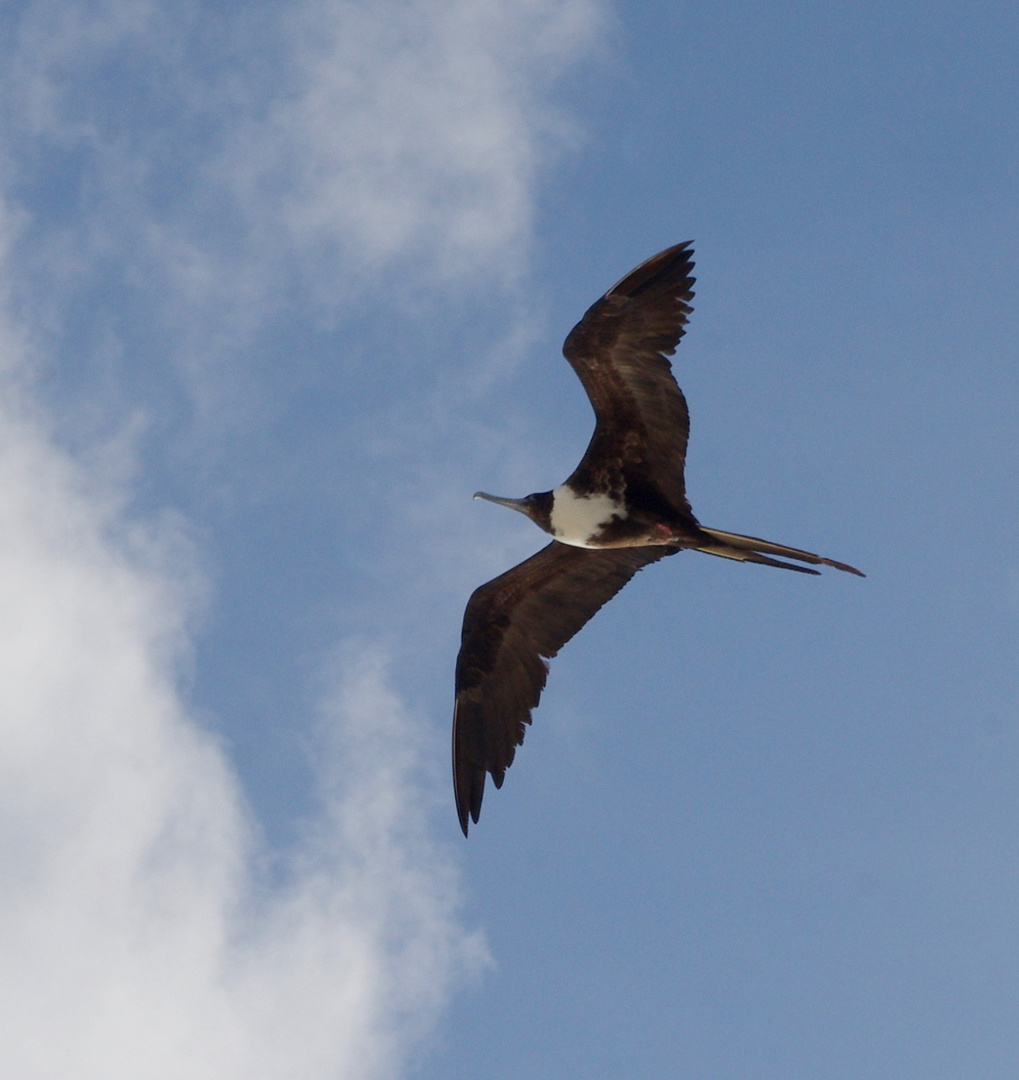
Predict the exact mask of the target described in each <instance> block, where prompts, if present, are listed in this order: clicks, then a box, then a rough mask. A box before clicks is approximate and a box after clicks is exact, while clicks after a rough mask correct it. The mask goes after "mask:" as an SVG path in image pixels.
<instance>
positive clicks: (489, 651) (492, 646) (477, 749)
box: [453, 540, 679, 836]
mask: <svg viewBox="0 0 1019 1080" xmlns="http://www.w3.org/2000/svg"><path fill="white" fill-rule="evenodd" d="M678 550H679V549H678V548H673V547H636V548H608V549H601V550H591V549H588V548H577V547H568V546H567V545H565V544H560V543H559V542H558V541H555V540H554V541H553V542H552V543H551V544H549V545H548V547H546V548H543V549H542V550H541V551H539V552H538V553H537V554H536V555H532V556H531V558H529V559H527V560H526V561H525V562H522V563H521V564H520V565H519V566H515V567H513V569H512V570H509V571H507V572H506V573H505V574H502V575H501V576H499V577H497V578H495V579H494V580H493V581H490V582H488V584H487V585H482V586H481V587H480V588H479V589H477V590H476V591H475V592H474V595H473V596H472V597H471V598H470V600H469V601H468V603H467V610H466V611H465V613H464V625H463V636H462V640H461V646H460V655H459V656H458V657H457V661H456V706H455V709H454V712H453V786H454V789H455V791H456V808H457V813H458V814H459V815H460V826H461V828H462V829H463V831H464V836H466V835H467V816H468V814H469V815H470V816H471V817H472V818H473V819H474V821H475V823H477V820H478V815H479V814H480V813H481V798H482V796H483V795H484V792H485V773H486V772H489V773H491V774H492V779H493V780H494V781H495V786H496V787H502V781H503V776H504V775H505V772H506V770H507V769H508V768H509V766H510V764H511V763H512V761H513V755H514V754H515V753H516V748H517V747H518V746H519V745H520V744H521V743H522V742H523V741H524V725H525V724H529V723H530V722H531V710H532V709H533V708H534V707H535V706H536V705H537V704H538V699H539V698H540V697H541V691H542V690H543V689H544V687H545V679H546V678H547V676H548V665H547V664H546V663H545V660H544V659H543V658H544V657H552V656H555V655H556V653H557V652H558V651H559V650H560V649H561V648H562V646H563V645H565V644H566V642H567V641H569V640H570V638H571V637H573V635H574V634H576V633H577V631H578V630H580V628H581V627H582V626H583V625H584V624H585V623H586V622H587V621H588V620H589V619H590V618H591V617H592V616H593V615H594V614H595V612H596V611H598V609H599V608H600V607H601V606H602V605H603V604H605V603H606V602H607V601H609V600H611V599H612V597H613V596H615V595H616V593H617V592H619V590H620V589H621V588H622V587H623V586H624V585H625V584H626V583H627V582H628V581H629V580H630V578H632V577H633V575H634V574H635V573H636V572H637V571H638V570H640V569H641V568H642V567H644V566H647V565H648V564H649V563H653V562H657V561H658V560H659V559H661V558H664V557H665V556H666V555H672V554H674V553H675V552H676V551H678Z"/></svg>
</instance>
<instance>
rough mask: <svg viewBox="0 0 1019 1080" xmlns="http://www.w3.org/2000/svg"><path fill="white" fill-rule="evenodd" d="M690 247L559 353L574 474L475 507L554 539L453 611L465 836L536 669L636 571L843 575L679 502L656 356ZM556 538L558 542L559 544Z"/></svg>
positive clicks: (673, 254) (678, 430) (670, 392)
mask: <svg viewBox="0 0 1019 1080" xmlns="http://www.w3.org/2000/svg"><path fill="white" fill-rule="evenodd" d="M692 256H693V252H692V250H691V247H690V243H686V244H678V245H676V246H675V247H671V248H668V249H667V250H666V251H663V252H661V253H660V254H658V255H655V256H654V257H653V258H651V259H648V260H647V262H645V263H642V264H641V265H640V266H638V267H637V268H636V269H635V270H633V271H631V273H629V274H627V275H626V277H624V278H623V279H622V280H621V281H620V282H619V283H618V284H616V285H614V286H613V287H612V288H611V289H609V291H608V292H607V293H606V294H605V295H604V296H603V297H602V298H601V299H600V300H598V301H597V302H596V303H595V304H593V305H592V306H591V307H590V308H589V309H588V311H587V313H586V314H585V315H584V317H583V319H581V321H580V322H579V323H578V324H577V325H576V326H575V327H574V328H573V330H572V331H571V332H570V334H569V336H568V337H567V339H566V343H565V345H564V347H563V352H564V354H565V356H566V359H567V360H568V361H569V362H570V364H571V365H572V367H573V369H574V371H576V373H577V375H578V376H579V377H580V381H581V382H582V383H583V385H584V389H585V390H586V391H587V394H588V397H589V398H590V399H591V404H592V406H593V407H594V412H595V419H596V424H595V431H594V434H593V436H592V438H591V442H590V444H589V445H588V448H587V451H586V452H585V454H584V457H583V458H582V460H581V462H580V464H579V465H578V466H577V468H576V469H575V470H574V472H573V474H572V475H571V476H570V478H569V479H568V480H567V481H566V483H565V484H563V485H561V486H560V487H559V488H556V489H555V490H554V491H546V492H539V493H537V494H534V495H529V496H527V497H526V498H525V499H503V498H496V497H495V496H491V495H484V494H483V493H482V492H478V496H476V497H482V498H486V499H489V500H490V501H493V502H498V503H501V504H503V505H506V506H509V507H511V508H512V509H515V510H519V511H520V512H522V513H524V514H526V515H527V516H528V517H530V518H531V519H532V520H533V521H534V522H535V523H536V524H537V525H538V526H539V527H540V528H542V529H543V530H544V531H545V532H548V533H551V534H552V535H553V536H555V537H558V538H559V539H555V540H553V541H552V543H551V544H549V545H548V546H547V547H545V548H543V549H542V550H541V551H539V552H538V553H537V554H536V555H532V556H531V558H529V559H527V560H525V561H524V562H522V563H521V564H520V565H519V566H516V567H514V568H513V569H512V570H509V571H507V572H506V573H505V574H502V575H500V576H499V577H497V578H495V579H494V580H493V581H490V582H488V583H487V584H486V585H482V586H481V587H480V588H479V589H477V590H476V591H475V592H474V594H473V596H471V598H470V601H469V602H468V604H467V610H466V612H465V614H464V625H463V634H462V639H461V647H460V654H459V656H458V657H457V663H456V705H455V708H454V713H453V782H454V789H455V792H456V805H457V813H458V815H459V818H460V825H461V828H462V829H463V832H464V835H465V836H466V835H467V829H468V819H473V821H474V822H475V823H477V820H478V816H479V814H480V812H481V800H482V796H483V794H484V790H485V776H486V774H487V773H490V774H491V776H492V780H493V782H494V783H495V786H496V787H501V786H502V781H503V778H504V776H505V773H506V769H507V768H509V766H510V764H512V762H513V757H514V754H515V753H516V748H517V747H518V746H519V745H520V744H521V743H522V742H523V740H524V731H525V727H526V725H527V724H529V723H530V722H531V710H532V709H533V708H535V706H537V704H538V700H539V698H540V697H541V691H542V690H543V689H544V687H545V680H546V678H547V675H548V664H547V663H546V659H545V658H551V657H553V656H555V655H556V653H557V652H558V651H559V649H561V648H562V646H563V645H564V644H565V643H566V642H567V641H569V640H570V638H572V637H573V635H574V634H576V633H577V631H578V630H580V629H581V627H583V626H584V624H585V623H587V622H588V620H589V619H591V617H592V616H593V615H594V614H595V613H596V612H597V611H598V609H599V608H601V607H602V605H604V604H605V603H607V602H608V601H609V600H611V599H612V597H613V596H615V595H616V593H617V592H619V590H620V589H621V588H622V587H623V586H624V585H625V584H626V583H627V582H628V581H629V580H630V578H632V577H633V575H634V574H635V573H637V571H638V570H640V569H642V568H643V567H645V566H648V565H650V564H651V563H653V562H657V561H658V560H659V559H662V558H664V557H665V556H667V555H674V554H675V553H676V552H677V551H681V550H682V549H683V548H693V549H695V550H697V551H703V552H705V553H707V554H710V555H719V556H721V557H723V558H727V559H735V560H737V561H741V562H756V563H763V564H765V565H768V566H778V567H782V568H783V569H787V570H798V571H800V572H801V573H806V574H816V573H817V571H816V570H811V569H809V568H808V567H805V566H795V565H792V564H790V563H788V562H782V561H780V560H779V559H776V558H773V557H772V556H775V555H778V556H781V557H782V558H785V559H795V560H798V561H799V562H805V563H809V564H812V565H819V564H822V563H823V564H825V565H827V566H832V567H835V568H836V569H839V570H845V571H847V572H849V573H853V574H859V575H860V576H861V577H862V576H863V575H862V574H860V571H859V570H855V569H853V567H851V566H847V565H846V564H845V563H839V562H835V561H833V560H831V559H825V558H822V557H821V556H819V555H815V554H813V553H812V552H808V551H801V550H799V549H798V548H791V547H787V546H785V545H783V544H773V543H771V542H770V541H766V540H760V539H758V538H756V537H751V536H742V535H740V534H738V533H728V532H723V531H721V530H719V529H708V528H706V527H704V526H702V525H701V524H700V523H699V522H698V521H697V519H696V518H695V517H694V515H693V512H692V511H691V509H690V504H689V502H688V501H687V498H686V489H685V483H684V477H683V468H684V463H685V459H686V446H687V437H688V434H689V429H690V418H689V413H688V410H687V405H686V400H685V399H684V397H683V393H682V391H681V390H680V388H679V386H678V385H677V383H676V380H675V378H674V377H673V374H672V365H671V364H670V363H669V361H668V360H667V359H666V356H671V355H672V354H673V353H674V352H675V350H676V345H677V344H678V342H679V339H680V338H681V337H682V336H683V333H684V328H685V326H686V322H687V316H688V315H689V314H690V312H691V310H692V309H691V307H690V301H691V300H692V299H693V295H694V294H693V291H692V286H693V284H694V278H693V277H691V271H692V269H693V261H692ZM560 541H562V542H560Z"/></svg>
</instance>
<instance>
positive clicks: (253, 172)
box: [0, 0, 598, 1080]
mask: <svg viewBox="0 0 1019 1080" xmlns="http://www.w3.org/2000/svg"><path fill="white" fill-rule="evenodd" d="M5 17H6V18H7V20H8V23H7V25H8V26H9V27H10V29H11V33H10V34H9V35H8V36H7V40H6V42H5V44H4V45H3V48H4V50H5V56H4V60H5V63H4V71H5V73H4V75H3V76H0V80H2V86H3V98H4V107H3V113H2V123H0V143H2V146H3V148H4V150H5V153H4V165H3V166H2V172H0V183H2V185H3V190H4V193H5V195H4V199H5V201H4V202H3V204H2V207H0V209H2V210H3V215H0V225H2V226H3V228H2V229H0V236H2V239H3V245H4V249H3V250H4V254H3V259H2V261H0V352H2V354H3V356H2V363H0V372H2V375H3V382H2V386H0V679H2V685H3V687H4V693H3V695H2V697H0V724H2V738H0V876H2V880H3V887H2V889H0V950H2V951H3V954H4V956H5V961H6V962H5V964H4V967H3V972H4V973H3V974H2V975H0V1042H2V1043H3V1046H4V1060H5V1064H6V1065H7V1068H8V1070H9V1071H10V1072H11V1073H12V1075H13V1074H17V1075H23V1076H39V1077H43V1076H53V1077H65V1076H75V1077H89V1076H95V1077H103V1080H110V1078H115V1077H119V1076H125V1077H127V1076H130V1077H137V1076H146V1077H161V1076H165V1077H174V1078H176V1077H179V1076H183V1075H187V1076H193V1077H215V1078H217V1080H222V1078H230V1077H238V1078H241V1077H243V1078H244V1080H251V1078H256V1080H257V1078H263V1077H264V1078H265V1080H276V1078H283V1077H287V1078H290V1077H295V1076H299V1077H309V1078H314V1077H323V1078H324V1077H334V1076H343V1077H344V1078H345V1080H346V1078H358V1077H365V1078H375V1077H389V1076H394V1075H397V1074H398V1073H399V1072H401V1071H402V1070H403V1069H404V1068H405V1065H406V1062H407V1061H408V1060H409V1059H410V1057H411V1056H412V1055H413V1054H414V1053H415V1052H416V1050H417V1049H419V1048H420V1047H421V1046H422V1045H423V1044H425V1043H426V1042H427V1039H428V1037H429V1033H430V1032H431V1031H432V1030H433V1029H434V1025H435V1022H436V1018H437V1017H438V1016H439V1015H440V1014H441V1011H442V1009H443V1007H444V1006H445V1005H446V1004H447V1003H448V1000H449V996H450V994H451V993H452V992H453V990H454V989H455V988H456V987H457V986H458V985H461V984H462V983H463V981H464V980H465V979H469V978H470V977H472V975H473V974H474V973H476V972H477V971H478V970H479V969H480V968H481V967H482V966H483V965H484V963H485V950H484V945H483V942H482V940H481V938H480V937H479V936H478V935H477V934H476V933H474V932H473V931H471V930H470V929H468V928H466V927H465V926H464V924H463V921H462V918H461V916H460V914H459V896H458V886H457V876H456V872H455V865H454V863H453V862H452V861H451V858H452V857H451V854H450V852H449V851H447V850H446V849H445V848H443V847H442V845H440V844H438V843H436V842H435V841H434V840H433V839H432V838H431V836H430V833H429V824H428V823H429V821H430V820H431V809H432V804H431V800H432V798H433V796H434V792H435V789H436V786H437V784H438V783H439V782H438V781H437V780H436V779H435V777H434V775H433V773H432V771H431V770H430V768H429V767H428V766H427V763H428V762H430V761H433V760H435V759H436V758H437V759H438V760H440V761H444V760H445V754H444V753H442V754H441V755H438V754H436V752H435V748H434V747H432V746H431V745H430V744H429V743H428V742H427V738H428V736H427V735H426V736H422V735H421V734H420V733H421V732H422V731H425V732H427V731H430V730H431V729H430V727H429V726H428V725H426V724H422V723H421V718H420V717H418V716H416V715H414V711H413V709H412V707H411V706H409V705H408V704H407V703H406V702H405V695H403V694H402V693H401V690H400V688H398V687H397V686H395V685H394V684H393V683H392V681H391V680H390V678H389V677H388V675H387V669H386V664H385V658H384V657H383V656H381V655H380V653H379V650H378V649H377V648H376V647H374V646H372V645H371V644H361V645H348V646H347V647H343V648H339V649H338V651H337V650H336V648H335V645H334V644H333V643H329V642H321V643H319V644H320V647H321V651H322V652H323V653H327V654H329V655H332V656H333V657H334V659H333V660H331V661H329V662H328V663H327V664H326V666H325V670H324V673H323V677H322V690H321V693H320V695H319V708H318V721H317V725H318V726H317V729H316V730H317V732H318V734H317V735H316V736H315V737H316V739H317V743H316V747H317V754H316V757H317V762H318V765H317V768H316V771H315V777H316V784H317V792H318V794H317V797H316V801H315V805H316V807H317V809H316V812H315V814H314V816H313V817H312V818H311V819H310V820H309V821H308V822H306V828H305V831H304V834H303V836H302V839H301V840H300V841H299V842H297V843H296V844H295V845H294V847H293V848H292V849H290V850H288V851H285V852H279V851H277V852H269V851H268V849H267V846H266V844H265V842H264V840H263V839H262V831H261V826H260V823H258V822H257V821H256V820H255V819H254V817H253V814H252V812H251V810H250V808H249V804H248V800H247V799H246V797H245V793H244V791H243V790H242V788H241V785H240V782H239V780H238V778H237V775H236V772H235V769H234V767H233V764H232V762H231V759H230V755H229V752H228V749H227V748H226V747H225V746H224V745H223V744H221V742H220V741H218V740H217V738H216V737H215V736H214V735H213V734H212V733H211V731H210V729H209V727H208V726H207V725H205V724H203V723H202V722H200V721H199V720H198V719H197V718H196V717H195V715H194V713H193V710H192V708H191V707H190V706H189V704H188V701H187V693H186V689H185V690H182V687H185V688H186V686H187V677H188V671H189V670H190V668H191V665H192V664H193V663H194V657H195V652H196V649H199V648H200V647H201V639H200V638H198V637H197V636H196V634H195V632H194V628H195V625H196V623H197V622H199V621H200V619H201V618H202V616H203V612H205V611H207V610H208V609H209V608H210V607H211V606H213V605H215V603H216V596H217V588H218V586H219V583H218V582H217V580H216V577H215V564H214V563H212V562H211V561H210V560H209V559H208V556H207V553H206V550H205V544H206V543H207V541H208V539H209V537H208V529H209V527H210V526H209V525H208V523H207V522H203V521H200V520H198V521H196V520H188V519H187V517H186V516H185V514H184V513H182V511H181V509H180V508H179V507H175V506H174V500H173V496H172V494H171V493H170V489H168V490H167V491H163V490H162V489H161V488H160V487H159V485H158V484H157V483H155V482H154V481H153V480H152V479H151V477H148V476H146V472H145V469H146V465H147V464H148V463H149V462H150V461H151V460H154V457H155V458H158V453H159V445H158V444H159V441H160V440H161V439H162V440H164V441H165V440H167V438H168V436H167V434H166V431H167V428H168V426H171V425H168V424H167V423H166V422H165V417H161V415H160V412H159V410H160V409H164V410H169V409H170V406H169V405H167V402H172V401H173V400H174V396H175V395H178V396H182V397H190V398H191V399H192V400H194V401H198V402H199V404H200V406H201V407H202V408H204V409H205V411H206V414H207V415H209V416H214V417H215V420H216V423H217V425H219V426H220V427H222V428H224V429H226V430H229V429H230V426H231V423H232V422H233V420H234V419H235V418H236V416H237V415H238V413H239V412H240V411H241V410H242V409H243V401H244V395H245V394H246V393H247V392H248V390H249V388H250V387H251V385H252V384H257V380H258V378H259V373H258V372H257V370H254V369H253V368H252V367H251V365H250V364H249V363H248V362H247V354H248V352H249V351H251V350H252V348H253V347H254V348H255V350H256V351H257V347H258V346H259V343H260V337H259V335H261V334H263V333H265V332H267V328H269V327H271V325H272V322H273V319H274V318H275V317H276V315H278V313H279V312H280V311H281V310H282V309H283V308H284V307H285V306H286V305H288V304H290V305H293V304H297V305H302V311H315V312H316V313H317V314H318V315H319V316H320V317H321V316H323V315H324V316H325V318H326V319H327V320H333V319H336V318H343V317H346V316H347V315H349V314H350V313H351V312H352V311H355V310H358V313H359V314H360V316H361V317H362V318H363V317H364V307H365V305H366V304H367V303H368V300H366V299H365V297H366V295H367V294H366V293H365V291H364V286H365V284H366V283H368V282H369V281H374V282H378V281H382V280H385V281H387V282H388V283H389V285H390V286H391V287H392V286H394V285H395V283H397V282H402V283H404V284H407V285H409V286H410V287H412V288H414V289H424V290H427V291H429V292H431V293H432V294H433V295H434V296H438V297H441V296H442V294H443V291H444V290H445V289H446V288H447V287H448V286H449V285H451V284H456V285H457V286H458V287H462V286H463V284H464V283H470V284H471V287H476V288H492V289H500V288H505V287H506V286H507V285H508V284H510V283H512V281H513V280H514V279H515V278H516V277H517V276H518V275H519V274H520V273H521V272H522V269H523V267H524V264H525V256H526V251H527V244H528V241H529V236H530V230H531V226H532V214H533V200H534V185H535V181H536V178H537V177H538V175H539V171H540V169H541V168H542V167H543V163H544V162H545V161H547V160H548V158H549V156H550V155H552V154H554V153H555V152H556V143H557V142H559V141H561V140H562V139H563V138H565V137H566V135H567V133H568V125H566V124H565V122H564V121H563V120H562V118H561V117H560V116H559V115H558V114H557V113H556V110H555V109H554V107H552V105H551V104H550V99H549V94H548V90H549V87H550V86H551V84H552V81H553V80H554V78H555V77H556V75H557V73H558V72H560V71H561V70H562V68H563V67H564V66H565V65H566V64H568V63H569V62H571V61H572V60H573V59H575V58H576V57H578V56H580V55H582V54H583V53H584V52H585V51H586V50H587V49H588V48H589V47H590V45H591V43H592V41H593V40H594V39H595V37H596V35H597V32H598V6H597V4H595V3H593V2H591V0H526V2H522V3H508V2H496V0H482V2H480V3H474V2H467V0H403V2H400V3H395V2H390V3H382V4H369V3H352V2H345V3H340V2H327V0H307V2H305V3H298V4H294V5H292V6H290V7H288V8H286V9H265V8H264V6H263V5H257V4H252V5H250V6H244V5H240V6H237V7H231V8H230V9H229V10H228V11H227V12H225V13H222V12H214V11H210V10H206V9H204V8H202V7H200V6H199V5H193V4H160V3H157V2H154V0H99V2H96V3H84V2H82V3H76V4H67V3H57V2H50V0H33V2H31V3H29V4H27V5H24V6H22V8H21V9H19V11H18V12H16V13H9V14H8V15H6V16H5ZM354 298H357V299H356V302H355V299H354ZM217 365H218V367H217ZM213 368H216V369H217V370H216V374H215V376H212V375H210V371H211V370H212V369H213ZM210 385H214V387H215V389H214V391H210V389H209V387H210ZM266 392H271V388H270V389H268V390H267V391H266ZM458 392H461V391H458ZM437 393H438V391H435V392H433V394H432V396H431V398H430V401H431V402H432V404H431V405H430V407H435V408H438V407H440V406H439V405H438V404H436V394H437ZM60 402H62V403H63V404H62V405H60ZM68 403H70V406H73V407H69V406H68ZM82 416H86V417H87V418H89V419H88V422H84V421H82V419H81V418H82ZM72 420H73V422H74V423H75V424H78V425H80V427H79V429H78V430H75V431H71V430H70V428H69V427H68V425H69V423H70V422H71V421H72ZM175 422H176V423H177V424H178V426H180V425H181V424H186V423H188V422H193V421H187V420H184V421H182V420H180V419H179V418H178V419H177V420H176V421H175ZM141 433H144V435H145V438H146V439H148V441H149V443H150V444H153V443H155V444H156V447H157V449H156V451H154V452H153V451H151V450H150V451H149V453H148V456H146V454H145V453H144V452H143V451H142V450H141V449H140V447H139V440H140V439H141ZM224 441H226V440H224ZM69 446H70V447H73V450H71V449H68V447H69ZM222 452H223V453H225V454H228V453H229V447H227V448H226V450H224V451H222ZM238 452H239V453H240V451H238ZM420 467H421V468H422V469H425V470H426V471H427V470H428V469H435V468H439V469H440V470H441V466H440V465H435V464H432V465H429V464H428V463H421V465H420ZM195 483H196V484H199V485H200V484H201V483H203V478H202V476H201V475H199V477H198V479H197V480H196V481H195ZM143 488H144V490H145V492H146V497H145V499H144V501H143V504H144V505H145V506H146V507H148V509H147V510H146V511H145V512H144V514H142V513H140V512H139V510H138V509H137V508H138V505H139V501H138V499H137V495H138V492H139V491H140V490H142V489H143ZM210 498H211V495H210ZM419 525H420V522H419ZM433 525H434V527H433V531H439V532H441V530H442V529H444V528H445V526H444V525H441V524H434V523H433ZM424 527H427V522H426V523H425V526H424ZM210 567H211V569H210ZM331 644H332V645H333V652H331V653H330V645H331ZM287 719H288V718H280V721H279V722H280V723H285V722H287ZM422 738H424V739H425V740H426V741H425V742H424V743H422V741H421V739H422ZM442 788H443V791H444V788H445V781H444V780H443V782H442Z"/></svg>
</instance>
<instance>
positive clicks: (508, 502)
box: [474, 491, 552, 533]
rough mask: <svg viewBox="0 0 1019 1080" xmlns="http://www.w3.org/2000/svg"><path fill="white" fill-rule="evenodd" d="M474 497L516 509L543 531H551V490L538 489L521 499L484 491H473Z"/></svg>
mask: <svg viewBox="0 0 1019 1080" xmlns="http://www.w3.org/2000/svg"><path fill="white" fill-rule="evenodd" d="M474 498H475V499H485V500H486V501H487V502H493V503H498V504H499V506H508V507H509V508H510V509H511V510H518V511H519V512H520V513H521V514H526V515H527V517H529V518H530V519H531V521H533V522H534V524H535V525H537V526H538V528H539V529H544V530H545V532H547V533H550V532H551V531H552V492H551V491H538V492H535V493H534V494H533V495H525V496H524V498H522V499H504V498H502V496H500V495H488V494H486V493H485V492H484V491H476V492H474Z"/></svg>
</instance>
